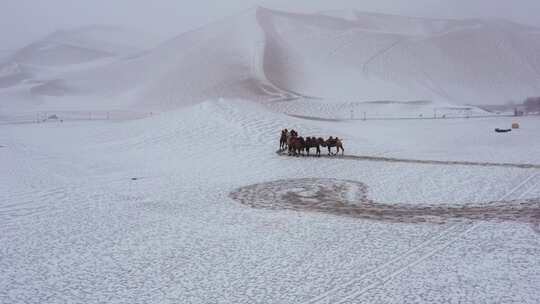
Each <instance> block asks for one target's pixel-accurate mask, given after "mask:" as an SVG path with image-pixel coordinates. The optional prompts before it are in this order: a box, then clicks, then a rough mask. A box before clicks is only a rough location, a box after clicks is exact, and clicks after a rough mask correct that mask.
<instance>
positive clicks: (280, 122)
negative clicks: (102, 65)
mask: <svg viewBox="0 0 540 304" xmlns="http://www.w3.org/2000/svg"><path fill="white" fill-rule="evenodd" d="M514 121H515V120H514V119H512V118H486V119H452V120H450V119H447V120H444V119H437V120H410V121H409V120H405V121H403V120H399V121H369V120H368V121H347V120H346V121H322V120H313V119H301V118H295V117H291V116H288V115H285V114H280V113H277V112H276V111H271V110H269V108H268V107H265V106H263V105H261V104H258V103H255V102H249V101H240V100H228V99H225V100H214V101H207V102H204V103H199V104H196V105H193V106H189V107H184V108H181V109H178V110H175V111H170V112H165V113H162V114H159V115H153V116H151V117H146V118H143V119H137V120H123V121H117V120H102V121H79V122H70V121H64V122H63V123H60V122H48V123H41V124H6V125H2V127H1V128H0V167H1V168H2V171H1V173H0V231H1V233H0V244H2V245H0V269H2V271H1V272H0V303H364V302H365V303H538V300H539V299H540V291H539V290H538V286H540V275H539V274H540V242H539V240H540V238H539V237H538V236H539V234H538V233H539V230H538V222H536V223H535V222H526V221H521V220H519V219H516V220H500V219H499V220H497V219H496V220H491V221H480V220H473V219H467V218H453V219H452V218H451V219H448V220H446V221H444V223H435V222H432V221H429V220H427V221H426V222H414V223H411V222H407V221H403V222H400V221H385V220H377V219H372V220H368V219H362V218H355V217H347V216H339V215H332V214H326V213H321V212H309V211H290V210H280V209H279V208H277V209H276V208H274V209H273V210H271V208H270V209H265V208H262V209H257V208H251V207H249V206H246V205H245V204H242V203H240V202H239V201H237V200H235V199H234V197H233V196H231V195H230V194H231V192H234V191H236V190H237V189H246V188H245V187H246V186H250V185H253V184H262V185H263V186H264V185H265V183H269V184H268V185H270V184H271V182H275V181H283V180H285V181H284V182H282V183H281V184H280V187H285V188H284V189H285V190H284V191H285V192H284V193H281V194H279V195H284V196H283V197H287V195H292V194H290V193H297V194H299V195H302V192H301V191H300V190H297V189H296V188H294V187H304V186H305V187H309V186H310V185H302V183H305V181H309V180H312V181H317V180H319V181H320V183H322V184H324V183H327V181H328V180H327V179H331V183H336V184H335V185H331V186H335V187H336V189H337V190H336V191H342V192H344V193H341V195H344V197H353V198H354V197H355V195H356V194H355V193H351V191H356V190H354V187H352V188H347V187H344V188H343V189H342V188H340V186H339V184H340V181H345V180H347V181H356V182H361V183H363V184H364V185H365V187H366V191H367V194H366V195H367V197H368V198H369V199H370V200H373V201H375V202H378V203H382V204H388V205H395V206H437V205H453V206H465V207H466V206H470V205H474V206H480V207H481V206H489V204H490V202H492V201H507V202H511V201H515V200H518V201H516V203H515V204H516V208H520V207H519V200H523V199H533V201H534V202H536V203H535V204H536V206H538V204H540V202H539V201H538V198H539V197H540V192H539V190H538V189H540V169H534V168H532V169H523V168H518V167H502V166H497V165H496V164H497V163H516V164H517V163H520V164H540V142H539V141H538V140H535V138H537V137H538V136H537V135H538V133H539V132H540V120H538V119H536V118H534V117H530V118H527V117H524V118H520V119H519V120H518V121H516V122H519V123H520V124H521V129H519V130H515V131H513V132H511V133H509V134H496V133H495V132H493V129H494V128H496V127H502V128H506V127H508V126H509V125H510V124H511V123H512V122H514ZM285 127H288V128H289V129H290V128H295V129H297V130H299V131H300V132H301V134H303V135H320V136H325V137H326V136H329V135H334V136H336V135H337V136H339V137H340V138H344V143H345V149H346V154H347V155H368V156H386V157H393V158H398V159H419V160H443V161H446V160H448V161H470V162H490V163H492V164H491V165H486V166H475V165H463V164H455V163H454V164H452V163H449V164H419V163H407V162H399V161H397V162H384V161H366V160H359V159H349V158H320V159H316V158H302V157H300V158H294V157H284V156H279V155H277V154H276V153H275V150H276V149H277V147H278V139H279V131H280V130H281V129H282V128H285ZM323 151H324V150H323ZM301 178H307V179H306V180H297V179H301ZM292 179H294V180H295V181H290V183H289V182H287V180H292ZM344 183H345V182H344ZM287 187H290V188H289V189H288V188H287ZM247 189H249V188H247ZM263 189H264V187H263ZM312 194H313V193H311V194H310V193H307V194H305V195H308V196H309V195H312ZM248 195H249V196H251V197H261V199H263V198H264V197H263V196H262V194H261V193H248ZM276 195H277V194H276ZM307 199H315V200H316V199H317V197H313V198H311V196H309V197H308V198H307ZM263 203H268V204H272V202H271V201H266V202H263ZM426 208H428V207H426ZM539 208H540V207H539ZM537 210H538V209H536V211H537Z"/></svg>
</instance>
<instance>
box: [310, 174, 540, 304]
mask: <svg viewBox="0 0 540 304" xmlns="http://www.w3.org/2000/svg"><path fill="white" fill-rule="evenodd" d="M539 174H540V173H533V174H532V175H530V176H529V177H528V178H526V179H525V180H524V181H522V182H521V183H520V184H518V185H517V186H516V187H515V188H513V189H512V190H510V191H509V192H508V193H506V194H505V195H503V196H502V197H501V198H500V199H499V201H503V200H505V199H507V198H509V197H510V196H512V195H513V194H514V193H516V192H518V191H520V190H521V189H524V190H522V191H521V193H520V195H519V196H518V198H522V197H524V196H525V195H526V194H527V193H528V192H530V191H531V190H532V189H533V188H534V187H535V186H536V185H537V183H538V181H535V180H534V179H535V178H536V177H537V176H538V175H539ZM481 224H482V222H476V223H473V222H472V221H465V222H459V223H457V224H454V225H450V226H449V227H448V228H446V229H444V230H443V231H441V232H440V233H438V234H436V235H435V236H434V237H432V238H431V239H428V240H427V241H425V242H423V243H421V244H420V245H418V246H416V247H414V248H412V249H410V250H408V251H407V252H405V253H404V254H401V255H398V256H396V257H395V258H394V259H392V260H390V261H389V262H386V263H384V264H382V265H381V266H378V267H376V268H374V269H373V270H371V271H369V272H367V273H366V274H363V275H361V276H360V277H358V278H355V279H353V280H351V281H349V282H348V283H346V284H344V285H342V286H339V287H337V288H334V289H330V290H328V291H326V292H324V293H322V294H320V295H319V296H317V297H315V298H312V299H310V300H308V301H306V302H304V304H319V303H336V304H343V303H358V301H357V298H358V297H360V296H362V295H363V294H365V293H367V292H368V291H369V290H371V289H373V288H376V287H378V286H381V285H384V284H385V283H386V282H388V281H390V280H392V279H393V278H395V277H396V276H398V275H400V274H401V273H403V272H405V271H407V270H408V269H410V268H411V267H414V266H416V265H418V264H420V263H422V262H423V261H425V260H427V259H429V258H430V257H432V256H434V255H435V254H437V253H439V252H441V251H442V250H444V249H446V248H447V247H448V246H450V245H451V244H452V243H454V242H456V241H457V240H459V239H460V238H462V237H464V236H466V235H467V234H468V233H470V232H472V231H473V230H474V229H476V228H477V227H478V226H480V225H481ZM355 286H360V288H355Z"/></svg>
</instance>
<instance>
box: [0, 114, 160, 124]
mask: <svg viewBox="0 0 540 304" xmlns="http://www.w3.org/2000/svg"><path fill="white" fill-rule="evenodd" d="M154 114H155V113H154V112H136V111H39V112H19V113H10V114H9V115H2V114H0V125H8V124H34V123H35V124H39V123H63V122H73V121H107V120H108V121H122V120H133V119H142V118H146V117H150V116H152V115H154Z"/></svg>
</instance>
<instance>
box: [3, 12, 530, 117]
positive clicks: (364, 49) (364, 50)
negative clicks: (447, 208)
mask: <svg viewBox="0 0 540 304" xmlns="http://www.w3.org/2000/svg"><path fill="white" fill-rule="evenodd" d="M126 32H127V31H126V30H120V29H116V28H109V27H102V28H101V27H97V28H96V27H89V28H82V29H78V30H75V31H72V32H58V33H55V34H52V35H51V36H49V37H47V38H46V39H44V40H42V41H39V42H36V43H34V44H31V45H29V46H28V47H26V48H23V49H22V50H19V51H18V52H16V53H15V54H14V55H13V56H12V57H11V58H10V59H9V60H8V61H7V63H5V64H4V65H2V68H1V69H0V97H2V98H1V104H0V106H2V107H3V108H4V111H10V110H16V107H14V106H13V104H14V103H17V104H25V105H27V106H28V107H30V106H34V107H35V108H36V109H41V110H43V109H46V108H47V107H48V106H52V105H55V104H56V105H58V104H60V105H62V106H64V105H71V106H72V107H74V106H75V105H78V104H87V103H90V104H93V105H94V107H95V108H96V109H99V110H107V108H108V109H115V110H120V109H123V110H125V109H131V110H132V109H133V108H138V109H143V108H144V109H152V110H168V109H173V108H178V107H181V106H187V105H191V104H194V103H197V102H201V101H204V100H209V99H212V98H219V97H224V98H246V99H251V100H258V101H272V100H288V99H291V98H300V100H307V101H308V103H309V101H310V100H314V99H313V98H315V100H324V101H327V103H343V102H373V101H375V102H376V101H397V102H408V101H429V102H432V103H433V105H432V106H431V107H432V108H435V107H447V106H449V105H454V106H455V105H463V104H487V103H504V102H507V101H509V100H521V99H523V98H524V97H527V96H529V95H535V94H538V90H539V89H540V55H539V54H540V34H539V33H540V29H538V28H532V27H527V26H522V25H519V24H515V23H511V22H505V21H500V20H439V19H421V18H408V17H402V16H393V15H382V14H370V13H361V12H354V11H352V12H326V13H321V14H310V15H308V14H295V13H287V12H281V11H274V10H270V9H265V8H256V9H251V10H248V11H245V12H243V13H241V14H238V15H236V16H233V17H230V18H225V19H223V20H220V21H218V22H215V23H213V24H209V25H207V26H204V27H202V28H199V29H197V30H193V31H191V32H187V33H183V34H180V35H179V36H177V37H175V38H173V39H171V40H168V41H166V42H164V43H162V44H159V45H157V46H155V47H152V46H153V45H155V43H152V40H151V39H147V38H145V36H142V35H138V34H131V33H126ZM118 37H121V38H118ZM148 41H150V42H148ZM140 50H147V51H146V52H138V51H140ZM35 82H37V84H36V83H35ZM104 99H106V101H103V100H104ZM284 104H285V103H284ZM306 104H307V103H306ZM273 108H274V109H275V110H279V109H278V107H273ZM298 108H299V107H298ZM304 108H305V107H304V106H302V109H304ZM302 109H299V111H300V110H302ZM305 110H306V111H309V107H307V108H305ZM399 111H400V110H399V109H396V110H394V112H396V113H399ZM329 115H330V116H331V114H329Z"/></svg>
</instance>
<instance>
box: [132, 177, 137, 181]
mask: <svg viewBox="0 0 540 304" xmlns="http://www.w3.org/2000/svg"><path fill="white" fill-rule="evenodd" d="M138 179H139V178H137V177H132V178H131V180H132V181H136V180H138Z"/></svg>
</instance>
